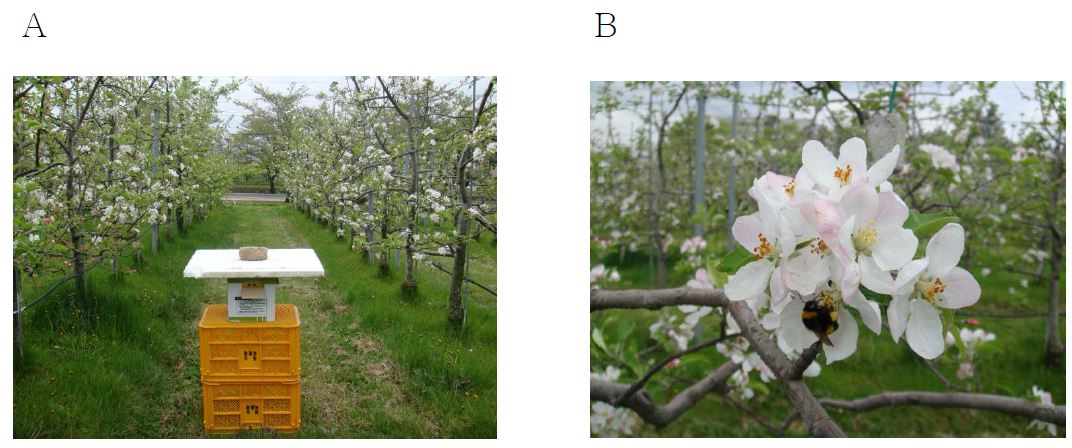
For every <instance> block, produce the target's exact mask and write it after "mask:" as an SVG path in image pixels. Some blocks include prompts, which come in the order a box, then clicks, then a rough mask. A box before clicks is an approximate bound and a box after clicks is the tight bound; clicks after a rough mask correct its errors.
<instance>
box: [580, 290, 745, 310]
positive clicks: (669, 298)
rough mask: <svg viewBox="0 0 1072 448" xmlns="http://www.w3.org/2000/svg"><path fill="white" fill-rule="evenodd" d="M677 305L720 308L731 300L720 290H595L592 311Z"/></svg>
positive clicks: (657, 307)
mask: <svg viewBox="0 0 1072 448" xmlns="http://www.w3.org/2000/svg"><path fill="white" fill-rule="evenodd" d="M676 305H699V306H710V307H720V306H727V305H729V299H727V298H726V295H725V294H724V293H723V292H722V290H720V289H696V288H688V287H681V288H674V289H655V290H645V289H626V290H620V291H608V290H604V289H593V290H592V294H591V311H599V310H606V309H613V308H646V309H649V310H656V309H659V308H665V307H669V306H676Z"/></svg>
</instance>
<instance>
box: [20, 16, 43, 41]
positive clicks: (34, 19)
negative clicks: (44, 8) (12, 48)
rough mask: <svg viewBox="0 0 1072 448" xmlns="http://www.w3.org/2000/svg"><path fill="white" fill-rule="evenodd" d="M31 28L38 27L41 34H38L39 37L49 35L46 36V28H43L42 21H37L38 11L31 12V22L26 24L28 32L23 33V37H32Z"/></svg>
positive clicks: (38, 32)
mask: <svg viewBox="0 0 1072 448" xmlns="http://www.w3.org/2000/svg"><path fill="white" fill-rule="evenodd" d="M31 28H37V34H39V36H37V37H48V36H45V30H42V29H41V22H38V21H37V13H36V12H35V13H32V14H30V23H28V24H27V25H26V33H25V34H23V35H22V37H30V29H31Z"/></svg>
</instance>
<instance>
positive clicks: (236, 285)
mask: <svg viewBox="0 0 1072 448" xmlns="http://www.w3.org/2000/svg"><path fill="white" fill-rule="evenodd" d="M277 284H278V280H276V279H263V278H258V279H228V280H227V320H229V321H231V322H274V321H275V287H276V285H277Z"/></svg>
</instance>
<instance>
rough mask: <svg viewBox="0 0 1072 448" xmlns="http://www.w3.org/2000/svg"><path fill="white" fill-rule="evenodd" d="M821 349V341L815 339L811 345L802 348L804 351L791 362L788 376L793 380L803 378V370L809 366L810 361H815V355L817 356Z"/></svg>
mask: <svg viewBox="0 0 1072 448" xmlns="http://www.w3.org/2000/svg"><path fill="white" fill-rule="evenodd" d="M822 350H823V342H822V341H815V343H814V344H812V345H811V347H808V348H806V349H804V352H803V353H801V354H800V357H799V358H797V361H796V363H794V364H793V371H792V372H791V373H792V375H790V376H789V378H790V379H794V380H799V379H801V378H804V371H805V370H808V367H811V363H812V362H813V361H815V357H816V356H819V352H820V351H822Z"/></svg>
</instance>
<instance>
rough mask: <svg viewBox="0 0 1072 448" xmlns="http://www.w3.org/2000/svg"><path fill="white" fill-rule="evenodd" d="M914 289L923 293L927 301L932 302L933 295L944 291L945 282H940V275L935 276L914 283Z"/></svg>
mask: <svg viewBox="0 0 1072 448" xmlns="http://www.w3.org/2000/svg"><path fill="white" fill-rule="evenodd" d="M916 289H918V290H919V291H920V292H922V293H923V297H924V298H925V299H927V301H928V302H931V303H934V298H935V296H937V295H938V294H941V293H942V292H945V283H942V279H941V277H935V278H934V280H931V281H926V280H920V281H919V282H917V283H916Z"/></svg>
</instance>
